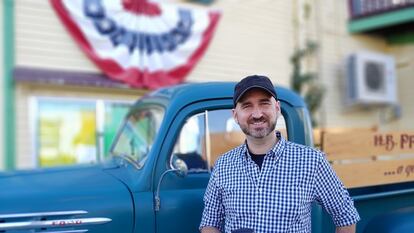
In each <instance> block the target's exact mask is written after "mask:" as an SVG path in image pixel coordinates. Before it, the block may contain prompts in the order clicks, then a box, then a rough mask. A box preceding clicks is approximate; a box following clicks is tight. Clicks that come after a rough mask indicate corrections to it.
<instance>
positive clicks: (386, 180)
mask: <svg viewBox="0 0 414 233" xmlns="http://www.w3.org/2000/svg"><path fill="white" fill-rule="evenodd" d="M333 168H334V170H335V171H336V173H337V175H338V176H339V178H340V179H341V180H342V182H343V183H344V185H345V186H346V187H347V188H354V187H364V186H372V185H379V184H391V183H398V182H407V181H414V159H409V160H395V161H371V162H367V163H352V164H334V165H333Z"/></svg>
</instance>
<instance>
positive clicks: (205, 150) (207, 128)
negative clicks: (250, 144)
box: [173, 109, 287, 172]
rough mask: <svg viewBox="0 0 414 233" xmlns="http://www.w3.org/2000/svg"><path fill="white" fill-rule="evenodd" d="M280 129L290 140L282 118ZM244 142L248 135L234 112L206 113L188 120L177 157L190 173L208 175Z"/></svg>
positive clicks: (177, 149) (176, 152) (279, 123)
mask: <svg viewBox="0 0 414 233" xmlns="http://www.w3.org/2000/svg"><path fill="white" fill-rule="evenodd" d="M276 129H277V130H279V131H281V133H282V135H284V136H285V137H286V135H287V134H286V124H285V120H284V118H283V116H282V115H281V116H280V117H279V118H278V120H277V125H276ZM244 140H245V136H244V134H243V132H242V131H241V129H240V127H239V126H238V125H237V123H236V122H235V121H234V119H233V115H232V112H231V110H230V109H222V110H213V111H206V112H203V113H200V114H197V115H193V116H191V117H190V118H188V120H187V121H186V123H185V124H184V126H183V127H182V129H181V132H180V136H179V138H178V140H177V142H176V145H175V148H174V152H173V156H174V157H175V158H178V159H180V160H182V161H183V162H185V164H186V165H187V168H188V171H189V172H207V171H209V170H211V168H212V166H213V165H214V163H215V161H216V160H217V158H218V157H219V156H220V155H222V154H223V153H226V152H227V151H229V150H231V149H233V148H235V147H237V146H239V145H241V144H243V143H244Z"/></svg>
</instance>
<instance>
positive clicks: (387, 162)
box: [322, 130, 414, 188]
mask: <svg viewBox="0 0 414 233" xmlns="http://www.w3.org/2000/svg"><path fill="white" fill-rule="evenodd" d="M322 141H323V142H322V150H323V151H324V152H325V153H326V154H327V159H328V160H329V161H330V162H331V163H332V166H333V168H334V170H335V172H336V173H337V175H338V176H339V177H340V179H341V181H342V182H343V183H344V185H345V186H346V187H348V188H353V187H364V186H372V185H381V184H391V183H399V182H408V181H414V132H412V131H391V132H375V131H371V130H362V131H358V130H355V131H352V132H351V131H348V132H340V133H324V135H323V140H322ZM381 155H383V157H380V156H381Z"/></svg>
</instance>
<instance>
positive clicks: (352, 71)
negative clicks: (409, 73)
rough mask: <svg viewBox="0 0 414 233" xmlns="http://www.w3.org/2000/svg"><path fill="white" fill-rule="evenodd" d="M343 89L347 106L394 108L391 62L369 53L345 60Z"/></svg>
mask: <svg viewBox="0 0 414 233" xmlns="http://www.w3.org/2000/svg"><path fill="white" fill-rule="evenodd" d="M346 86H347V88H346V98H345V100H346V104H347V105H348V106H349V105H392V104H396V103H397V82H396V77H395V61H394V58H393V57H391V56H387V55H384V54H379V53H373V52H357V53H353V54H351V55H349V56H348V57H347V59H346Z"/></svg>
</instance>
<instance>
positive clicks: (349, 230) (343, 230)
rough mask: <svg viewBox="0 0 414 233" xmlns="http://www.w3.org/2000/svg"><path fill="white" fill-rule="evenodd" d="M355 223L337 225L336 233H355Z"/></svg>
mask: <svg viewBox="0 0 414 233" xmlns="http://www.w3.org/2000/svg"><path fill="white" fill-rule="evenodd" d="M355 226H356V225H355V224H352V225H349V226H344V227H336V231H335V232H336V233H355Z"/></svg>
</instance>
